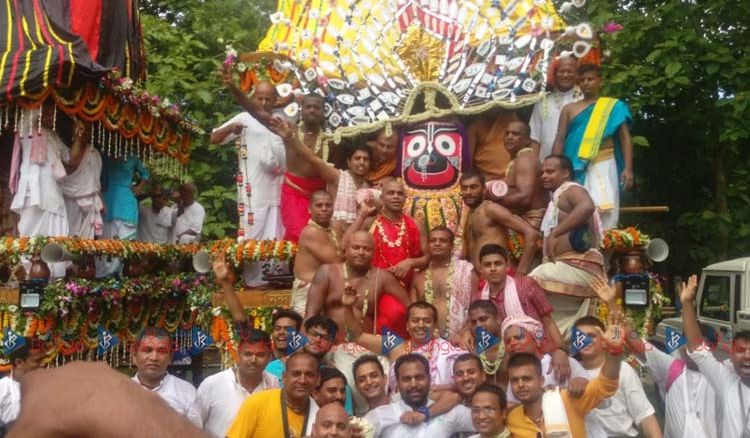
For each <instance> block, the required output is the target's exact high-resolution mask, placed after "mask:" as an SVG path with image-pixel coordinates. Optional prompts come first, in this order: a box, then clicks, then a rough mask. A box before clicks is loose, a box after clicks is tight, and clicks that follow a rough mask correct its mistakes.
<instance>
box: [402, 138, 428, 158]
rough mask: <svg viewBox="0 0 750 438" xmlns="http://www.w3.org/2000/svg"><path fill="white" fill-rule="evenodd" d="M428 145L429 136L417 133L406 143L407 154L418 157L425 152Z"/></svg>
mask: <svg viewBox="0 0 750 438" xmlns="http://www.w3.org/2000/svg"><path fill="white" fill-rule="evenodd" d="M426 147H427V138H426V137H425V136H424V135H415V136H414V137H412V138H410V139H409V140H408V143H406V154H407V156H408V157H410V158H416V157H418V156H420V155H422V153H423V152H424V150H425V148H426Z"/></svg>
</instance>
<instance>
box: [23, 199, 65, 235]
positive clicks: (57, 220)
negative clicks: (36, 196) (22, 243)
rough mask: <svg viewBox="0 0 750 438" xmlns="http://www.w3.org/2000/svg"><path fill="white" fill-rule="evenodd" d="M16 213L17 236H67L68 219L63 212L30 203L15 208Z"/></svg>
mask: <svg viewBox="0 0 750 438" xmlns="http://www.w3.org/2000/svg"><path fill="white" fill-rule="evenodd" d="M15 212H16V213H18V216H19V218H18V235H19V236H67V235H68V230H69V227H68V219H67V218H66V217H65V213H64V212H55V211H50V210H42V209H41V208H39V206H36V205H32V206H30V207H24V208H22V209H20V210H15Z"/></svg>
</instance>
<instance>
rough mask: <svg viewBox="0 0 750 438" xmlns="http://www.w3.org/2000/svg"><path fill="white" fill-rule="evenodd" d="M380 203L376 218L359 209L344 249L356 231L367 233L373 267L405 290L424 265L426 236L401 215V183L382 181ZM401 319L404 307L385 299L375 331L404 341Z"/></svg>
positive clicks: (372, 211)
mask: <svg viewBox="0 0 750 438" xmlns="http://www.w3.org/2000/svg"><path fill="white" fill-rule="evenodd" d="M380 200H381V203H382V210H381V213H380V214H376V212H377V210H376V209H375V207H374V206H372V205H363V206H362V208H361V209H360V213H359V215H358V216H357V219H356V220H355V221H354V223H353V224H352V226H351V227H349V231H348V232H347V235H346V236H345V237H344V245H346V243H347V242H348V240H349V239H350V238H351V235H352V234H353V233H354V232H355V231H359V230H369V231H370V233H372V235H373V237H374V239H375V252H374V258H373V265H375V266H377V267H378V268H381V269H387V270H388V271H390V272H391V273H392V274H393V275H395V276H396V278H398V279H399V281H400V282H401V284H402V285H403V286H404V287H405V288H407V289H408V288H409V287H410V285H411V280H412V276H413V275H414V271H415V270H417V269H422V268H424V267H425V266H426V265H427V260H428V255H427V252H428V249H427V236H426V234H425V232H424V230H423V229H422V226H421V225H418V224H417V223H416V222H415V221H414V219H413V218H412V217H411V216H409V215H407V214H405V213H404V212H403V209H404V203H405V202H406V190H405V189H404V185H403V183H401V182H400V181H398V180H396V179H392V178H391V179H387V180H385V181H383V184H382V193H381V197H380ZM404 315H405V306H404V305H403V304H402V303H400V302H398V301H396V300H395V299H394V298H393V297H392V296H389V295H384V296H383V298H381V299H380V301H379V303H378V318H376V321H375V324H376V325H375V327H376V329H380V328H382V327H388V328H389V329H391V330H393V331H394V332H396V333H397V334H398V335H399V336H402V337H403V336H405V332H404V329H403V327H404Z"/></svg>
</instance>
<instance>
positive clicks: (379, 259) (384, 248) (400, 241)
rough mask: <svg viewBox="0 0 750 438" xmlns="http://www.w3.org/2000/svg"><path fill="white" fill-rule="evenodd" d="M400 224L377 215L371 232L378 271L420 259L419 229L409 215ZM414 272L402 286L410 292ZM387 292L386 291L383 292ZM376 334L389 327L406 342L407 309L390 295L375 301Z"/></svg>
mask: <svg viewBox="0 0 750 438" xmlns="http://www.w3.org/2000/svg"><path fill="white" fill-rule="evenodd" d="M402 218H403V219H402V221H403V225H402V222H401V221H398V222H396V223H394V222H391V221H390V220H388V219H386V218H385V217H384V216H382V215H378V217H377V218H376V219H375V222H374V223H373V226H372V229H371V232H372V234H373V237H374V240H375V252H374V254H373V261H372V264H373V265H375V266H377V267H378V268H381V269H388V268H390V267H392V266H395V265H397V264H398V263H400V262H401V261H403V260H406V259H412V258H416V257H420V256H421V255H422V248H421V245H420V241H419V227H418V226H417V223H416V222H414V219H412V218H411V216H409V215H406V214H405V215H403V216H402ZM413 275H414V272H409V273H408V274H407V276H406V277H405V278H403V279H399V281H400V282H401V284H402V285H403V286H404V288H406V290H407V291H408V290H409V287H410V285H411V279H412V277H413ZM386 292H387V291H386ZM375 327H376V330H377V332H378V333H380V330H381V329H382V327H388V328H389V329H391V330H392V331H394V332H395V333H397V334H398V335H399V336H401V337H402V338H404V339H406V337H407V333H406V307H405V306H404V305H403V304H402V303H401V302H400V301H399V300H397V299H396V298H395V297H394V296H393V295H390V294H388V293H385V294H383V295H381V297H380V300H379V301H378V316H377V319H376V321H375Z"/></svg>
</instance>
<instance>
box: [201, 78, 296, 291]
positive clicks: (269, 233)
mask: <svg viewBox="0 0 750 438" xmlns="http://www.w3.org/2000/svg"><path fill="white" fill-rule="evenodd" d="M277 98H278V94H277V93H276V87H274V86H273V84H271V83H270V82H267V81H260V82H258V83H257V84H256V85H255V87H254V89H253V97H252V99H253V102H255V103H256V104H257V105H258V106H260V107H261V108H263V110H264V111H266V112H268V113H271V111H272V110H273V106H274V104H275V103H276V100H277ZM240 136H242V137H240ZM238 138H241V141H240V145H239V158H238V165H239V174H238V175H237V179H238V180H237V198H238V202H239V203H240V204H241V205H242V206H243V208H244V213H243V214H241V215H240V218H239V219H240V227H239V229H238V230H237V237H238V240H240V241H243V240H250V239H255V240H263V239H281V238H282V237H283V236H284V226H283V224H282V222H281V209H280V208H279V203H280V200H279V198H280V196H281V183H282V181H283V174H284V170H285V168H286V152H285V151H284V141H283V140H282V139H281V138H280V137H279V136H277V135H276V134H274V133H273V132H271V131H270V130H269V129H268V128H267V127H266V126H265V125H263V124H262V123H261V122H259V121H258V120H257V119H256V118H254V117H253V116H252V115H250V114H249V113H247V112H242V113H240V114H237V115H236V116H234V117H232V118H231V119H229V120H228V121H227V122H225V123H224V124H223V125H221V126H220V127H218V128H216V129H214V130H213V132H212V133H211V144H222V145H223V144H226V143H229V142H233V141H235V140H236V139H238ZM261 277H262V263H255V264H253V265H252V266H248V267H247V270H246V271H245V283H246V284H247V285H248V286H251V287H252V286H259V285H262V284H263V283H264V282H263V280H262V278H261Z"/></svg>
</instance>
